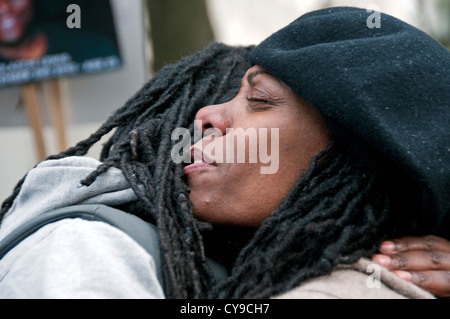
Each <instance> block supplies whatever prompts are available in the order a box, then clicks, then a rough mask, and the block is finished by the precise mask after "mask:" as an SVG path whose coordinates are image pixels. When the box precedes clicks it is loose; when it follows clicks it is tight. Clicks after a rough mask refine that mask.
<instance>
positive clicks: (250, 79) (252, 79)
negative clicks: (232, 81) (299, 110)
mask: <svg viewBox="0 0 450 319" xmlns="http://www.w3.org/2000/svg"><path fill="white" fill-rule="evenodd" d="M260 79H263V80H270V81H274V82H276V83H278V84H280V85H281V86H283V87H286V84H284V83H283V82H282V81H281V80H279V79H278V78H276V77H274V76H273V75H272V74H270V73H269V72H267V71H266V70H264V69H263V68H262V67H260V66H259V65H255V66H253V67H252V68H250V69H248V70H247V73H246V74H245V76H244V78H243V79H242V80H243V81H246V82H247V83H248V84H249V85H251V86H252V85H254V84H255V83H256V82H257V81H259V80H260Z"/></svg>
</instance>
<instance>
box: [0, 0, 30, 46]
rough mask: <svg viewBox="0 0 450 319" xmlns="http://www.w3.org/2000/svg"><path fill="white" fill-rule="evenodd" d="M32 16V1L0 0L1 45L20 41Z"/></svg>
mask: <svg viewBox="0 0 450 319" xmlns="http://www.w3.org/2000/svg"><path fill="white" fill-rule="evenodd" d="M32 14H33V13H32V3H31V0H0V44H10V45H12V44H14V43H16V42H18V41H20V40H21V39H22V37H23V35H24V34H25V31H26V28H27V26H28V24H29V23H30V21H31V18H32Z"/></svg>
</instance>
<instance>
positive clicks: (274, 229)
mask: <svg viewBox="0 0 450 319" xmlns="http://www.w3.org/2000/svg"><path fill="white" fill-rule="evenodd" d="M410 196H411V194H409V197H410ZM405 197H406V198H407V197H408V195H407V194H405V193H403V191H402V190H400V191H399V190H398V189H396V188H395V187H392V186H390V184H389V181H388V180H386V179H385V178H384V176H383V175H382V174H379V173H377V172H376V171H375V170H374V169H373V168H372V167H371V166H370V165H368V164H367V163H366V162H365V161H363V160H362V158H361V156H359V155H358V154H357V153H356V152H355V151H353V150H352V149H351V147H349V146H348V145H347V144H346V143H345V142H343V141H342V140H340V139H339V138H338V137H334V141H333V142H332V144H331V145H330V146H329V147H328V148H327V149H326V150H324V151H323V152H322V153H320V154H318V155H317V156H316V157H315V158H314V159H313V160H312V163H311V166H310V168H309V170H308V171H307V172H306V173H305V175H304V176H303V177H302V178H301V179H300V181H299V182H298V183H297V185H296V186H295V187H294V188H293V190H292V191H291V193H290V194H289V195H288V196H287V197H286V198H285V200H284V201H283V203H282V204H281V206H280V207H279V208H278V209H277V210H276V211H275V212H274V213H273V214H272V216H271V217H269V218H268V219H267V220H266V221H265V222H263V224H262V225H261V227H260V228H259V229H258V230H257V232H256V233H255V235H254V237H253V238H252V240H251V241H250V242H249V243H248V244H247V245H246V246H245V247H244V248H243V249H242V250H241V252H240V254H239V256H238V258H237V260H236V262H235V264H234V266H233V268H232V272H231V275H230V276H229V277H228V279H227V280H226V281H224V282H223V283H220V284H219V285H217V286H216V287H215V288H214V289H213V290H212V292H211V296H214V297H215V298H268V297H273V296H276V295H280V294H282V293H284V292H287V291H289V290H290V289H292V288H295V287H296V286H298V285H300V284H301V283H302V282H304V281H305V280H307V279H311V278H315V277H319V276H323V275H327V274H330V273H331V271H332V270H333V268H334V267H335V266H337V265H338V264H352V263H354V262H356V261H358V260H359V259H361V258H363V257H366V258H368V257H371V256H372V255H373V254H375V253H376V252H377V251H378V249H379V245H380V244H381V242H382V241H384V240H386V239H388V238H396V236H404V235H406V234H409V235H411V234H413V233H415V234H419V233H418V225H417V223H418V219H417V218H418V217H417V214H418V212H417V209H416V208H415V207H417V206H416V204H415V203H412V200H411V199H409V200H407V199H405Z"/></svg>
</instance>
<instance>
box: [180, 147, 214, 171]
mask: <svg viewBox="0 0 450 319" xmlns="http://www.w3.org/2000/svg"><path fill="white" fill-rule="evenodd" d="M216 166H217V163H216V162H215V161H214V159H212V158H211V157H210V156H209V155H208V154H205V153H203V152H202V151H201V150H199V149H197V148H195V147H193V148H191V163H190V164H188V165H187V166H185V167H184V172H185V174H188V173H190V172H192V171H193V170H198V169H209V168H214V167H216Z"/></svg>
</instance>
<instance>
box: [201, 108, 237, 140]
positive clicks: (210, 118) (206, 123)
mask: <svg viewBox="0 0 450 319" xmlns="http://www.w3.org/2000/svg"><path fill="white" fill-rule="evenodd" d="M195 120H196V121H198V122H197V123H198V124H200V123H201V126H202V127H198V129H199V130H200V129H201V131H202V132H205V131H206V130H207V129H210V128H214V129H216V130H219V131H221V132H222V135H225V134H226V131H227V128H231V125H232V120H231V114H230V108H229V107H228V103H224V104H218V105H209V106H205V107H204V108H202V109H200V110H199V111H198V112H197V115H196V116H195Z"/></svg>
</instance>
